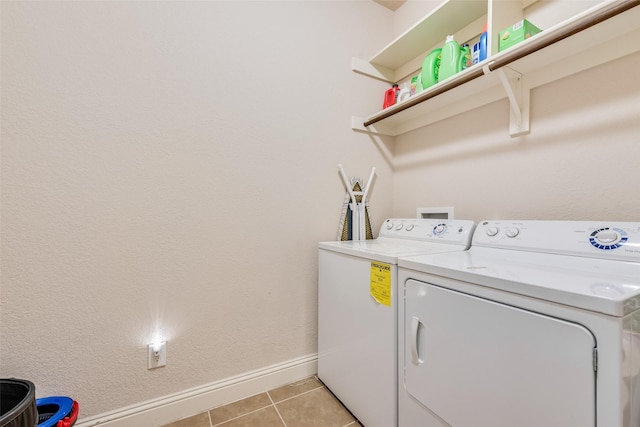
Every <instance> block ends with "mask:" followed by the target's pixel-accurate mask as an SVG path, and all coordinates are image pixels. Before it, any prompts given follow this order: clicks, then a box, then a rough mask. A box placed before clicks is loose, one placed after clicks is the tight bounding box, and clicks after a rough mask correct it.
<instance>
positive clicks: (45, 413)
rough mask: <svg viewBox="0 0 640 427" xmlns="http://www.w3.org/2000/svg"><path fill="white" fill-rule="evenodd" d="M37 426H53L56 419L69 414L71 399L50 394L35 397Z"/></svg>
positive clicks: (71, 404) (55, 423)
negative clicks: (48, 395)
mask: <svg viewBox="0 0 640 427" xmlns="http://www.w3.org/2000/svg"><path fill="white" fill-rule="evenodd" d="M36 407H37V408H38V415H39V417H38V418H39V419H38V427H55V426H57V425H58V421H60V420H63V419H64V418H65V417H67V416H69V414H71V411H72V408H73V399H71V398H70V397H66V396H50V397H43V398H40V399H36Z"/></svg>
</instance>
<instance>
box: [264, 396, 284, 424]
mask: <svg viewBox="0 0 640 427" xmlns="http://www.w3.org/2000/svg"><path fill="white" fill-rule="evenodd" d="M267 396H269V400H270V401H271V404H272V405H273V409H275V410H276V414H278V417H280V421H282V425H283V426H284V427H287V423H285V422H284V418H282V414H280V411H278V407H277V406H276V403H275V402H274V401H273V399H272V398H271V395H270V394H269V392H267Z"/></svg>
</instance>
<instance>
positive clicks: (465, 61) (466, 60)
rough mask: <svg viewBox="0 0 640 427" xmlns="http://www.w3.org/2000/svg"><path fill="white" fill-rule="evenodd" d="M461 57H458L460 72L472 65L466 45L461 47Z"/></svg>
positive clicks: (469, 50)
mask: <svg viewBox="0 0 640 427" xmlns="http://www.w3.org/2000/svg"><path fill="white" fill-rule="evenodd" d="M460 49H462V55H460V70H464V69H466V68H469V67H471V66H472V65H473V60H472V59H471V49H470V48H469V45H468V44H463V45H462V47H460Z"/></svg>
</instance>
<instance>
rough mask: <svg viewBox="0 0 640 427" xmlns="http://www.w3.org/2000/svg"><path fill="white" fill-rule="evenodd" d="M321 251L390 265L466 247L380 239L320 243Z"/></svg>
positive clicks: (461, 249)
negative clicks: (421, 255) (403, 259)
mask: <svg viewBox="0 0 640 427" xmlns="http://www.w3.org/2000/svg"><path fill="white" fill-rule="evenodd" d="M318 247H319V248H320V249H325V250H328V251H332V252H340V253H343V254H346V255H351V256H356V257H359V258H368V259H376V260H380V261H383V262H387V263H390V264H397V263H398V257H401V256H411V255H418V254H434V253H443V252H452V251H463V250H465V247H464V246H459V245H450V244H447V243H427V242H416V241H411V240H398V239H386V238H384V237H378V238H377V239H373V240H347V241H344V242H342V241H336V242H320V243H319V244H318Z"/></svg>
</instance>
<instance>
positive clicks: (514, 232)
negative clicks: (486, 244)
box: [505, 227, 520, 239]
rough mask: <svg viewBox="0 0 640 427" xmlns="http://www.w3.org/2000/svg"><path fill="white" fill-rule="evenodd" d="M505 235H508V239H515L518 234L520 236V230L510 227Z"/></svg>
mask: <svg viewBox="0 0 640 427" xmlns="http://www.w3.org/2000/svg"><path fill="white" fill-rule="evenodd" d="M505 234H506V235H507V237H510V238H512V239H513V238H514V237H516V236H517V235H518V234H520V230H518V229H517V228H516V227H509V228H507V231H506V233H505Z"/></svg>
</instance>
